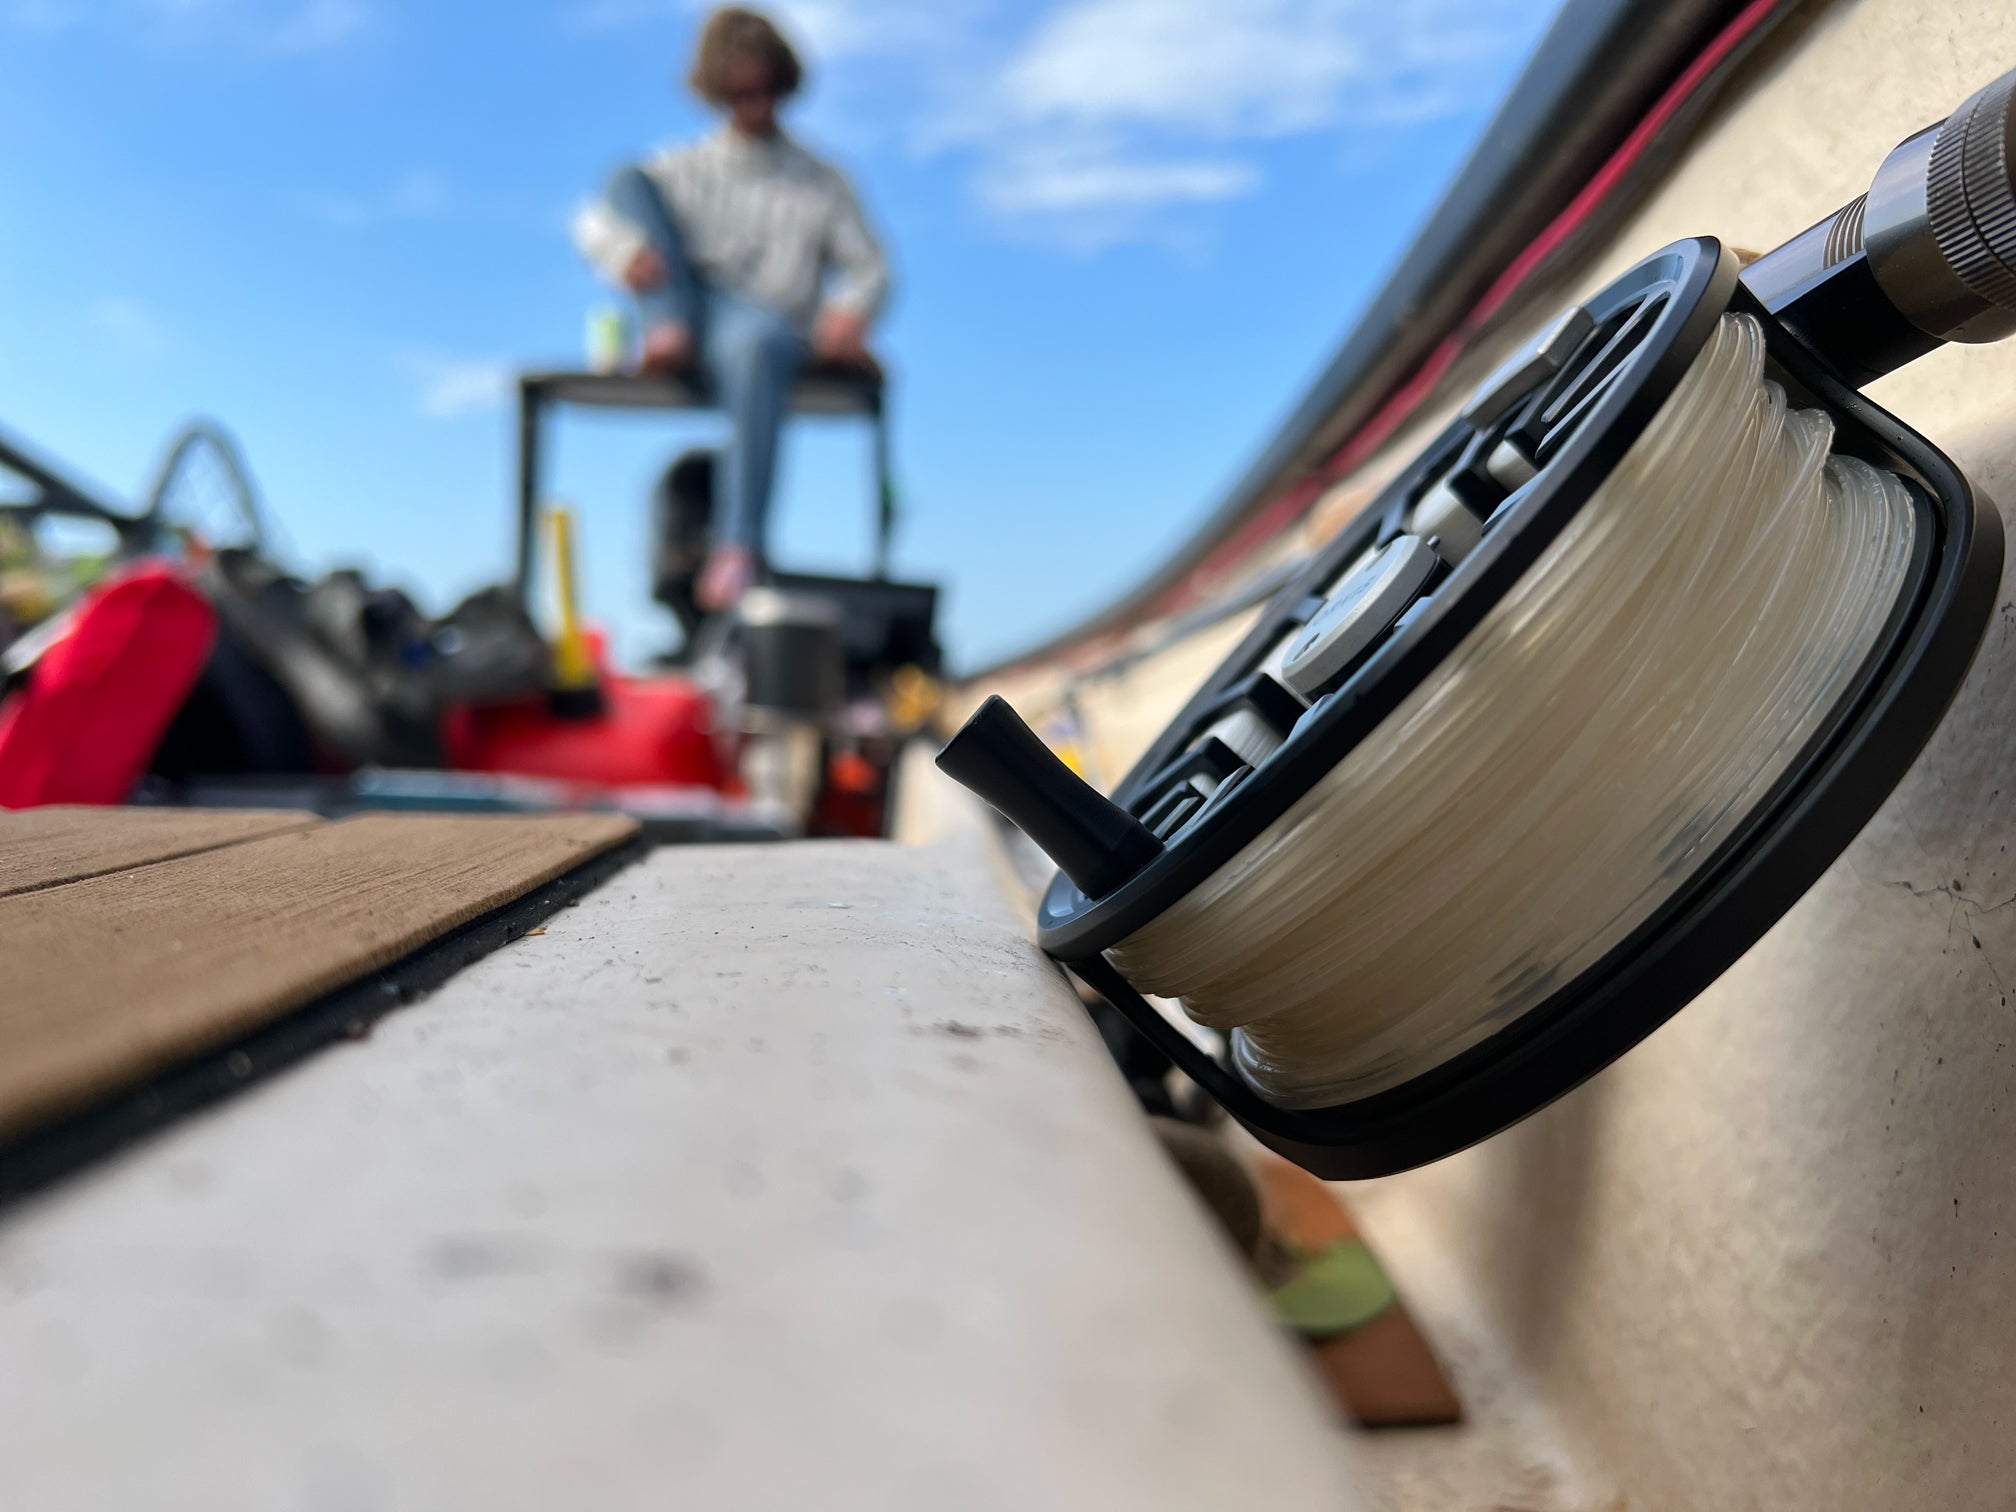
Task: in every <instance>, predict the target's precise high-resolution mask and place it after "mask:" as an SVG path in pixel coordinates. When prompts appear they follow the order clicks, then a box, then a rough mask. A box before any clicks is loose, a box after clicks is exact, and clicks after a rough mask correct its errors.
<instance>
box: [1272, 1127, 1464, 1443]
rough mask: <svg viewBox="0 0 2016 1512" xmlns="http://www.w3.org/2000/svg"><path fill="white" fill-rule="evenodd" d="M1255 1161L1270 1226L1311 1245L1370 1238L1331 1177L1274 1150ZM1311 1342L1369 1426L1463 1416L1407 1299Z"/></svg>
mask: <svg viewBox="0 0 2016 1512" xmlns="http://www.w3.org/2000/svg"><path fill="white" fill-rule="evenodd" d="M1250 1166H1251V1169H1252V1171H1253V1176H1254V1179H1255V1180H1256V1181H1258V1182H1259V1184H1260V1208H1261V1213H1262V1215H1263V1221H1264V1223H1265V1225H1266V1230H1267V1232H1268V1234H1270V1235H1272V1236H1273V1237H1274V1238H1275V1239H1277V1240H1279V1241H1281V1242H1284V1243H1287V1244H1289V1245H1292V1246H1293V1247H1294V1248H1296V1249H1299V1250H1304V1251H1316V1250H1321V1249H1324V1248H1326V1247H1327V1246H1329V1245H1332V1244H1337V1243H1346V1242H1353V1241H1358V1242H1362V1240H1361V1238H1360V1235H1359V1233H1358V1225H1357V1224H1356V1223H1354V1222H1352V1220H1351V1214H1350V1213H1349V1212H1348V1211H1347V1210H1346V1209H1345V1207H1344V1204H1343V1202H1342V1201H1341V1200H1340V1199H1339V1197H1338V1195H1337V1192H1336V1189H1335V1188H1333V1187H1332V1186H1330V1185H1329V1184H1328V1183H1326V1182H1322V1181H1319V1180H1317V1179H1316V1178H1315V1177H1314V1176H1311V1175H1310V1174H1309V1173H1308V1172H1307V1171H1304V1170H1302V1169H1301V1168H1300V1167H1297V1166H1292V1165H1290V1164H1288V1162H1287V1161H1285V1160H1281V1159H1279V1158H1277V1157H1275V1156H1273V1155H1255V1156H1254V1157H1253V1158H1252V1160H1251V1161H1250ZM1310 1349H1311V1352H1312V1353H1313V1354H1314V1356H1315V1358H1316V1364H1317V1366H1318V1368H1319V1369H1320V1370H1321V1371H1322V1373H1323V1379H1324V1380H1325V1381H1326V1382H1327V1383H1328V1384H1329V1387H1330V1390H1331V1391H1332V1393H1334V1394H1335V1396H1336V1398H1337V1400H1338V1402H1339V1403H1340V1404H1341V1405H1342V1406H1343V1407H1344V1409H1345V1411H1346V1412H1348V1413H1349V1414H1350V1415H1351V1417H1352V1418H1353V1419H1355V1420H1356V1421H1357V1422H1359V1423H1361V1424H1363V1425H1364V1426H1366V1427H1368V1428H1389V1427H1421V1426H1427V1425H1430V1424H1436V1423H1455V1422H1460V1421H1462V1418H1463V1405H1462V1403H1461V1402H1459V1401H1457V1399H1456V1393H1455V1392H1454V1391H1453V1390H1452V1389H1451V1388H1450V1385H1449V1381H1448V1378H1447V1377H1446V1376H1444V1375H1443V1374H1442V1367H1441V1366H1440V1365H1439V1364H1437V1363H1436V1360H1435V1353H1434V1351H1433V1350H1432V1349H1430V1348H1429V1347H1428V1340H1427V1339H1426V1337H1424V1336H1423V1334H1422V1332H1421V1330H1420V1328H1419V1327H1418V1326H1416V1324H1415V1322H1414V1319H1413V1317H1412V1316H1411V1315H1410V1314H1409V1313H1408V1311H1407V1308H1406V1306H1405V1304H1404V1303H1400V1302H1395V1303H1394V1305H1393V1306H1391V1307H1389V1308H1387V1309H1386V1311H1385V1312H1383V1313H1381V1314H1380V1315H1379V1316H1378V1317H1376V1318H1374V1319H1373V1320H1372V1321H1371V1322H1369V1323H1366V1324H1363V1325H1362V1326H1360V1327H1358V1328H1354V1329H1352V1330H1351V1331H1350V1332H1349V1333H1343V1334H1339V1335H1337V1336H1335V1337H1334V1338H1328V1339H1322V1340H1318V1341H1315V1342H1313V1343H1312V1344H1311V1346H1310Z"/></svg>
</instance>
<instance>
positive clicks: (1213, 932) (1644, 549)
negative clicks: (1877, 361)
mask: <svg viewBox="0 0 2016 1512" xmlns="http://www.w3.org/2000/svg"><path fill="white" fill-rule="evenodd" d="M1764 359H1765V341H1764V334H1763V331H1762V328H1761V327H1760V325H1759V324H1758V322H1757V321H1756V320H1755V319H1754V318H1752V317H1750V316H1748V315H1724V316H1722V317H1721V320H1720V323H1719V326H1718V328H1717V330H1716V332H1715V334H1714V337H1713V339H1712V340H1711V341H1710V342H1709V344H1708V345H1707V346H1706V347H1705V348H1704V349H1703V351H1702V352H1701V353H1700V355H1699V356H1698V357H1697V358H1696V360H1695V361H1694V363H1693V364H1692V366H1691V367H1690V369H1689V370H1688V372H1687V373H1686V375H1685V376H1684V378H1683V379H1682V380H1681V382H1680V384H1679V386H1678V387H1677V388H1676V389H1675V390H1674V392H1673V393H1672V395H1671V396H1670V397H1669V398H1668V400H1667V401H1666V403H1665V404H1664V405H1663V406H1662V408H1661V409H1660V411H1659V413H1658V414H1657V415H1656V416H1655V418H1654V419H1653V421H1652V423H1651V424H1650V425H1649V426H1648V427H1647V428H1646V430H1645V431H1644V432H1643V433H1642V434H1641V435H1640V437H1639V438H1638V440H1637V441H1636V442H1635V443H1634V444H1633V445H1632V447H1631V448H1630V450H1629V451H1628V452H1627V453H1626V455H1625V456H1624V457H1623V459H1622V460H1621V461H1620V462H1619V463H1618V465H1617V466H1616V467H1615V468H1614V469H1613V471H1612V472H1611V474H1610V476H1609V477H1608V478H1607V479H1606V480H1605V481H1604V482H1603V484H1602V485H1601V486H1600V487H1599V488H1598V489H1597V490H1596V491H1595V492H1594V493H1593V494H1592V495H1591V496H1590V498H1589V500H1588V502H1587V503H1586V504H1585V505H1584V507H1583V508H1582V509H1581V510H1580V511H1579V512H1578V513H1577V514H1576V516H1575V517H1574V519H1573V520H1572V521H1571V522H1570V523H1569V524H1568V525H1567V527H1566V528H1565V529H1563V531H1562V532H1561V534H1560V535H1559V536H1558V537H1556V538H1555V540H1554V541H1553V542H1552V543H1551V544H1550V545H1549V546H1548V548H1547V549H1546V551H1545V552H1544V553H1543V555H1542V556H1541V557H1540V558H1539V560H1538V561H1537V562H1536V563H1535V564H1534V566H1533V567H1532V568H1531V569H1530V570H1529V571H1528V572H1527V573H1526V574H1525V575H1524V576H1523V577H1522V578H1521V579H1520V580H1519V582H1518V583H1517V584H1516V585H1515V586H1514V587H1513V588H1512V589H1511V590H1510V591H1509V592H1508V593H1507V594H1506V595H1505V596H1504V597H1503V598H1502V599H1501V600H1500V601H1499V602H1498V603H1497V604H1496V605H1494V606H1493V607H1492V609H1491V610H1490V611H1489V613H1488V614H1487V615H1486V616H1485V617H1484V618H1483V619H1482V620H1481V621H1480V622H1479V623H1478V625H1477V626H1476V628H1475V629H1473V630H1472V631H1471V632H1470V634H1469V635H1468V636H1467V637H1466V638H1465V639H1464V640H1463V642H1462V643H1461V644H1460V645H1459V646H1458V647H1457V648H1456V650H1455V651H1454V652H1453V653H1452V654H1451V655H1450V656H1449V657H1448V658H1447V659H1446V660H1445V661H1444V662H1443V663H1442V664H1441V665H1440V666H1439V667H1438V668H1436V669H1435V671H1434V672H1432V673H1431V674H1430V675H1429V676H1428V677H1427V678H1426V679H1425V680H1424V681H1423V682H1422V683H1421V684H1420V685H1419V686H1417V687H1416V688H1415V689H1414V690H1413V691H1412V692H1411V693H1410V694H1409V695H1408V696H1407V697H1406V699H1405V700H1404V701H1403V702H1402V703H1401V704H1400V705H1399V706H1398V707H1397V708H1396V709H1395V710H1394V712H1393V713H1392V714H1391V715H1389V716H1388V717H1387V718H1386V719H1385V720H1384V721H1382V722H1381V724H1380V725H1379V726H1378V727H1377V728H1376V729H1375V730H1373V731H1372V732H1371V734H1370V735H1369V736H1367V738H1365V739H1364V740H1363V741H1362V742H1360V744H1359V745H1358V746H1357V747H1356V748H1355V749H1354V750H1352V751H1351V753H1350V754H1349V755H1348V756H1347V757H1346V758H1345V759H1344V760H1343V761H1341V762H1340V763H1339V764H1338V765H1337V766H1336V767H1334V768H1333V769H1332V770H1331V771H1330V772H1329V773H1328V774H1327V775H1326V776H1325V777H1323V778H1322V779H1321V780H1320V781H1319V782H1318V783H1317V784H1316V785H1315V786H1314V787H1312V788H1311V789H1310V790H1309V791H1308V792H1307V793H1305V794H1304V795H1303V796H1302V797H1301V798H1300V799H1299V800H1297V801H1296V803H1295V804H1294V806H1293V807H1292V808H1290V809H1289V810H1288V812H1286V813H1285V814H1284V815H1283V816H1282V817H1281V818H1280V819H1278V820H1276V821H1275V822H1274V823H1273V824H1272V825H1271V826H1270V827H1269V828H1268V829H1266V830H1265V831H1263V832H1262V833H1261V834H1260V835H1259V836H1258V837H1257V838H1255V839H1254V840H1253V841H1251V842H1250V843H1249V844H1247V845H1246V846H1245V848H1244V849H1243V850H1241V851H1240V852H1239V853H1238V854H1237V855H1236V856H1234V857H1233V859H1232V860H1230V861H1229V862H1227V863H1226V864H1225V865H1223V866H1221V867H1220V868H1218V870H1217V871H1216V872H1215V873H1213V874H1212V875H1211V876H1210V877H1209V878H1207V879H1206V880H1205V881H1204V882H1203V883H1201V884H1200V885H1199V886H1197V887H1196V888H1195V889H1194V890H1192V891H1191V892H1189V893H1188V894H1187V895H1185V896H1184V897H1182V898H1181V899H1179V900H1177V901H1176V902H1175V903H1174V904H1173V905H1171V906H1170V907H1169V908H1168V909H1167V910H1166V911H1164V912H1163V913H1161V914H1160V915H1159V916H1158V917H1156V918H1154V919H1153V920H1152V921H1150V922H1149V923H1147V924H1146V925H1144V926H1142V927H1141V928H1139V929H1138V930H1136V931H1135V932H1134V933H1133V934H1132V935H1130V936H1128V937H1127V938H1126V939H1124V940H1122V941H1120V942H1119V943H1118V944H1117V945H1116V946H1114V947H1113V950H1112V952H1111V959H1112V961H1113V963H1114V965H1115V966H1117V967H1118V968H1119V969H1120V971H1121V972H1122V973H1123V974H1124V975H1125V976H1126V977H1127V978H1128V979H1129V980H1130V981H1132V982H1133V983H1134V984H1135V985H1136V986H1138V987H1139V988H1140V989H1141V990H1143V991H1146V992H1152V993H1156V994H1159V995H1161V996H1164V997H1172V998H1177V999H1180V1000H1181V1001H1182V1004H1183V1006H1184V1008H1185V1010H1186V1011H1187V1012H1188V1013H1189V1014H1190V1016H1191V1017H1192V1018H1194V1019H1195V1020H1197V1021H1198V1022H1199V1023H1202V1024H1206V1025H1209V1026H1211V1027H1213V1028H1217V1029H1220V1030H1225V1031H1230V1032H1231V1042H1232V1047H1233V1056H1234V1060H1235V1064H1236V1065H1237V1067H1238V1069H1239V1071H1240V1073H1241V1074H1242V1075H1243V1077H1244V1078H1245V1079H1246V1081H1247V1082H1248V1083H1249V1084H1250V1085H1251V1086H1252V1087H1253V1088H1254V1089H1255V1090H1256V1091H1258V1092H1259V1093H1260V1094H1261V1095H1262V1096H1263V1097H1265V1098H1267V1099H1268V1100H1269V1101H1271V1102H1273V1103H1274V1104H1276V1105H1277V1106H1280V1107H1284V1108H1315V1107H1324V1106H1330V1105H1334V1104H1338V1103H1342V1102H1345V1101H1348V1100H1350V1099H1352V1098H1357V1097H1362V1096H1365V1095H1368V1094H1370V1093H1373V1092H1377V1091H1379V1090H1381V1089H1384V1088H1387V1087H1391V1086H1393V1085H1395V1084H1398V1083H1400V1082H1403V1081H1405V1080H1407V1079H1408V1078H1410V1077H1412V1076H1415V1075H1418V1074H1419V1073H1421V1072H1422V1071H1424V1070H1426V1069H1428V1068H1430V1067H1432V1066H1434V1065H1437V1064H1439V1063H1441V1062H1443V1061H1445V1060H1447V1059H1448V1058H1449V1057H1451V1056H1453V1055H1455V1054H1456V1053H1458V1052H1459V1051H1461V1050H1463V1049H1464V1048H1466V1047H1467V1046H1469V1045H1472V1044H1474V1043H1476V1042H1478V1041H1479V1040H1481V1039H1483V1038H1485V1037H1486V1036H1488V1035H1489V1034H1490V1033H1491V1032H1492V1031H1493V1030H1495V1029H1497V1028H1499V1027H1502V1026H1503V1025H1504V1024H1506V1023H1508V1022H1510V1021H1511V1020H1513V1019H1516V1018H1517V1017H1518V1016H1520V1015H1521V1014H1523V1013H1525V1012H1526V1011H1527V1010H1529V1009H1530V1008H1532V1007H1534V1006H1535V1005H1537V1004H1538V1003H1540V1002H1541V1001H1543V1000H1544V999H1545V998H1546V997H1547V996H1548V994H1549V993H1550V992H1552V991H1553V990H1555V989H1556V988H1558V987H1559V986H1560V985H1561V984H1562V983H1564V982H1567V981H1569V980H1572V979H1573V978H1574V976H1575V975H1576V973H1578V972H1580V971H1583V970H1585V969H1587V968H1588V967H1589V966H1591V965H1593V964H1594V963H1595V962H1596V961H1598V960H1599V959H1600V958H1602V957H1603V956H1604V955H1605V953H1606V952H1608V951H1609V950H1610V949H1612V948H1613V947H1614V946H1615V945H1617V944H1618V943H1619V942H1620V941H1622V940H1623V939H1624V938H1625V937H1626V936H1627V935H1628V934H1629V933H1630V932H1631V930H1632V929H1634V928H1635V927H1636V926H1637V925H1639V924H1640V923H1642V922H1643V921H1644V920H1645V919H1646V918H1648V917H1649V916H1650V915H1651V914H1652V913H1653V912H1654V911H1655V910H1656V909H1657V908H1658V907H1659V906H1660V905H1661V904H1662V903H1663V902H1665V901H1666V900H1667V899H1668V898H1670V897H1671V896H1672V895H1673V894H1674V892H1675V891H1676V890H1677V889H1678V888H1679V887H1681V886H1682V885H1683V884H1684V883H1685V882H1686V881H1687V880H1688V878H1689V877H1690V876H1692V875H1693V874H1694V873H1695V871H1696V870H1697V869H1698V868H1699V867H1700V866H1701V865H1702V864H1704V863H1705V862H1706V861H1707V860H1708V859H1709V858H1710V857H1711V856H1712V855H1713V854H1714V853H1715V851H1716V848H1717V846H1718V844H1719V843H1720V842H1721V841H1722V840H1723V839H1724V838H1726V837H1727V836H1728V835H1729V834H1730V833H1731V832H1732V830H1734V829H1735V828H1736V827H1737V826H1738V825H1739V824H1740V823H1741V822H1742V821H1743V819H1744V818H1745V816H1746V815H1748V814H1749V813H1750V812H1751V811H1752V809H1753V808H1754V807H1755V806H1756V805H1757V804H1758V803H1759V802H1761V801H1762V799H1763V798H1764V797H1765V796H1766V795H1767V794H1768V793H1769V791H1770V790H1771V788H1772V785H1773V782H1774V781H1775V780H1776V779H1777V778H1778V777H1779V776H1780V775H1781V773H1783V772H1784V771H1785V770H1786V768H1787V767H1788V765H1789V764H1790V763H1791V762H1792V761H1793V760H1794V758H1795V757H1796V756H1797V755H1798V753H1799V752H1800V750H1801V748H1802V746H1803V745H1804V744H1805V743H1806V741H1807V739H1808V737H1809V736H1811V735H1812V734H1813V733H1814V731H1815V730H1816V729H1817V728H1818V727H1819V726H1820V725H1821V723H1822V722H1823V721H1824V719H1825V718H1826V716H1827V715H1828V713H1829V711H1830V710H1831V709H1832V708H1833V707H1834V705H1835V704H1836V703H1837V701H1838V700H1839V699H1840V698H1841V697H1842V696H1843V695H1844V693H1845V691H1846V690H1847V688H1848V687H1849V685H1850V684H1851V682H1852V680H1853V679H1854V678H1855V676H1856V674H1857V672H1858V670H1859V669H1860V667H1861V666H1862V664H1863V662H1864V661H1865V659H1866V658H1867V656H1868V655H1869V653H1870V651H1871V649H1872V647H1873V646H1874V644H1875V642H1876V640H1877V637H1878V635H1879V633H1880V631H1881V629H1882V627H1883V625H1884V623H1885V621H1886V619H1887V618H1888V616H1889V615H1890V613H1891V611H1892V609H1893V607H1894V605H1895V604H1896V602H1897V599H1898V597H1899V595H1900V593H1901V592H1902V591H1903V587H1904V584H1905V582H1906V580H1907V575H1908V568H1909V564H1910V560H1911V548H1912V533H1913V515H1912V507H1911V501H1910V496H1909V494H1908V493H1907V491H1906V490H1905V488H1904V487H1903V485H1902V484H1901V483H1900V482H1899V481H1898V480H1897V479H1896V478H1895V477H1893V476H1891V475H1890V474H1888V473H1885V472H1882V471H1879V470H1878V469H1876V468H1874V467H1871V466H1869V465H1868V464H1866V463H1864V462H1861V461H1858V460H1855V459H1853V458H1849V457H1845V456H1842V457H1830V455H1829V447H1830V445H1831V442H1832V436H1833V425H1832V422H1831V421H1830V420H1829V419H1828V418H1827V417H1826V416H1825V415H1824V414H1821V413H1819V412H1817V411H1798V410H1792V409H1790V408H1788V405H1787V402H1786V399H1785V395H1784V392H1783V390H1782V389H1780V388H1779V386H1778V385H1777V384H1776V383H1771V382H1766V381H1765V380H1764V379H1763V367H1764Z"/></svg>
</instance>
